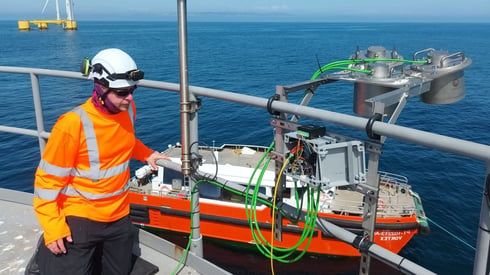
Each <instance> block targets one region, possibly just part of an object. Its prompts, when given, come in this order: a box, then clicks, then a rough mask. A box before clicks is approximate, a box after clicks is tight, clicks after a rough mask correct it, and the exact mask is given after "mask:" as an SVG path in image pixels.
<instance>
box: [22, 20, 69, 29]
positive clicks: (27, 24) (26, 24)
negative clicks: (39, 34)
mask: <svg viewBox="0 0 490 275" xmlns="http://www.w3.org/2000/svg"><path fill="white" fill-rule="evenodd" d="M48 24H56V25H61V26H62V27H63V29H64V30H69V31H74V30H76V29H77V21H75V20H61V19H60V20H19V21H18V22H17V25H18V27H19V31H29V30H31V25H35V26H37V29H39V30H46V29H48Z"/></svg>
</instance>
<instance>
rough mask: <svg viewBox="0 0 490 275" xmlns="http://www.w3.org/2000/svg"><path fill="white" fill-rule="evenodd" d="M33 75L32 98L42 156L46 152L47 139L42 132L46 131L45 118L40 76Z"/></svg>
mask: <svg viewBox="0 0 490 275" xmlns="http://www.w3.org/2000/svg"><path fill="white" fill-rule="evenodd" d="M30 75H31V86H32V98H33V100H34V111H35V114H36V126H37V134H38V136H37V138H38V140H39V150H40V151H41V156H42V154H43V152H44V147H46V140H45V139H44V138H43V137H41V133H43V132H45V129H44V119H43V107H42V104H41V94H40V89H39V77H38V75H36V74H34V73H30Z"/></svg>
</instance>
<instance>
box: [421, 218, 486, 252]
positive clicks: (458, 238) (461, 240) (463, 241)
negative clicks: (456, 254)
mask: <svg viewBox="0 0 490 275" xmlns="http://www.w3.org/2000/svg"><path fill="white" fill-rule="evenodd" d="M427 220H428V221H430V222H431V223H433V224H434V225H435V226H437V227H439V228H440V229H442V230H443V231H444V232H446V233H448V234H449V235H451V236H452V237H453V238H455V239H456V240H458V241H460V242H461V243H463V244H465V245H467V246H468V247H469V248H471V249H473V250H476V248H475V247H473V246H472V245H470V244H469V243H467V242H466V241H465V240H463V239H461V238H460V237H458V236H456V235H454V234H453V233H451V232H449V231H448V230H447V229H446V228H444V227H442V226H440V225H439V224H437V223H436V222H435V221H433V220H431V219H429V218H427Z"/></svg>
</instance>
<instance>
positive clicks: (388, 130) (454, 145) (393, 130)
mask: <svg viewBox="0 0 490 275" xmlns="http://www.w3.org/2000/svg"><path fill="white" fill-rule="evenodd" d="M0 72H1V73H20V74H30V75H31V85H32V91H33V97H34V107H35V109H36V120H37V122H38V123H37V129H36V130H32V129H27V128H16V127H9V126H4V125H0V132H8V133H14V134H21V135H29V136H37V137H38V138H39V144H40V149H41V152H42V151H43V149H44V142H45V141H46V140H47V138H48V137H49V132H46V131H44V125H43V124H44V123H43V117H42V106H41V101H40V100H39V97H40V93H39V82H38V77H39V76H40V75H43V76H52V77H62V78H70V79H80V80H86V81H88V80H89V79H87V78H86V77H83V76H82V75H81V74H80V73H77V72H70V71H60V70H47V69H38V68H26V67H9V66H0ZM139 86H141V87H146V88H151V89H157V90H166V91H172V92H179V91H180V85H179V84H175V83H168V82H162V81H153V80H141V81H140V82H139ZM189 90H190V91H191V92H192V93H194V95H199V96H204V97H209V98H214V99H219V100H222V101H229V102H235V103H239V104H243V105H248V106H254V107H257V108H262V109H267V107H268V106H267V105H268V99H267V98H261V97H255V96H250V95H245V94H239V93H233V92H228V91H222V90H216V89H209V88H203V87H196V86H189ZM269 107H271V109H272V110H274V111H280V112H287V113H290V114H294V115H298V116H301V117H308V118H311V119H315V120H318V121H324V122H329V123H334V124H337V125H342V126H347V127H350V128H353V129H356V130H364V129H365V127H366V123H367V122H368V120H367V119H365V118H361V117H355V116H351V115H346V114H341V113H337V112H331V111H326V110H321V109H317V108H312V107H307V106H301V105H297V104H292V103H286V102H281V101H274V102H272V104H270V106H269ZM372 130H373V132H374V133H375V134H378V135H382V136H386V137H390V138H394V139H397V140H402V141H406V142H410V143H414V144H419V145H423V146H426V147H429V148H435V149H439V150H442V151H446V152H451V153H455V154H458V155H462V156H466V157H469V158H473V159H477V160H482V161H485V162H486V164H487V173H488V171H490V146H488V145H484V144H479V143H475V142H470V141H466V140H462V139H457V138H452V137H448V136H444V135H439V134H434V133H430V132H426V131H421V130H416V129H412V128H408V127H402V126H397V125H393V124H387V123H383V122H375V123H374V124H373V126H372ZM483 199H484V201H483V202H484V203H482V213H483V212H484V211H487V212H488V208H485V207H488V206H486V203H485V197H484V198H483ZM485 213H486V212H485ZM487 222H489V221H488V215H485V214H483V215H482V217H481V218H480V231H479V241H480V237H481V243H479V245H478V246H477V256H476V260H475V270H477V269H481V268H482V266H484V264H481V263H477V262H480V261H481V262H484V261H485V258H486V257H485V255H486V254H485V252H481V253H479V252H478V247H481V248H485V246H486V245H488V244H487V243H486V242H487V241H488V240H489V239H490V234H488V230H486V229H487V228H486V225H485V224H487ZM488 224H490V222H489V223H488ZM317 226H320V227H321V228H324V229H325V230H328V231H329V232H330V233H332V234H334V235H335V236H336V237H337V238H339V239H340V240H342V241H344V242H347V243H353V242H355V240H354V238H355V235H350V234H347V235H344V234H343V232H342V231H341V229H340V228H336V227H334V226H331V225H329V224H327V223H325V222H320V223H319V224H317ZM482 229H483V230H482ZM485 231H487V233H485ZM482 232H483V233H482ZM480 234H482V236H480ZM367 249H368V250H369V254H370V255H372V256H373V257H375V258H377V259H379V260H381V261H383V262H385V263H388V264H390V265H391V266H393V267H396V268H398V269H400V270H402V271H404V272H407V271H414V270H416V271H424V272H425V271H427V270H425V269H424V268H422V267H420V266H417V265H416V264H414V263H412V262H410V261H409V260H407V259H403V258H401V257H400V256H398V255H396V254H394V253H391V254H390V252H389V251H386V250H383V248H381V247H379V246H377V245H375V244H373V245H372V246H370V247H369V248H367ZM482 250H483V249H482ZM475 272H476V271H475Z"/></svg>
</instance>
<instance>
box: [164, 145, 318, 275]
mask: <svg viewBox="0 0 490 275" xmlns="http://www.w3.org/2000/svg"><path fill="white" fill-rule="evenodd" d="M273 146H274V142H272V143H271V145H270V146H269V147H268V149H267V150H266V152H265V153H264V156H263V157H262V158H261V160H260V161H259V163H258V164H257V166H256V168H255V169H254V172H253V173H252V176H251V178H250V180H249V184H248V185H247V189H246V192H245V194H243V192H239V191H236V190H234V189H231V188H229V187H227V186H224V185H223V184H221V183H219V182H216V181H212V180H199V181H197V182H196V184H195V186H194V187H193V189H192V190H191V194H192V193H194V192H195V189H196V188H197V187H198V185H199V184H200V183H201V182H208V183H211V184H214V185H217V186H220V187H221V188H223V189H225V190H228V191H230V192H232V193H234V194H237V195H241V196H244V197H245V208H246V214H247V220H249V225H250V228H251V231H252V236H253V238H254V241H255V243H256V246H257V248H258V250H259V251H260V252H261V253H262V254H263V255H265V256H266V257H268V258H270V257H273V258H274V259H275V260H277V261H279V262H283V263H292V262H296V261H297V260H299V259H301V257H302V256H303V255H304V254H305V253H306V251H307V249H308V247H309V245H310V243H311V240H312V236H313V233H314V232H315V223H316V219H317V215H318V206H319V199H320V189H318V191H317V192H318V197H317V203H316V207H312V205H314V204H313V203H312V201H314V195H313V192H312V193H311V194H310V188H307V196H308V202H307V212H306V215H305V222H304V224H305V226H304V229H303V232H302V234H301V237H300V239H299V240H298V242H297V243H296V245H294V246H292V247H290V248H278V247H273V248H272V249H273V251H275V252H281V253H284V254H283V255H280V256H278V255H274V254H273V255H269V254H270V251H269V250H268V249H267V246H266V245H268V246H269V247H270V244H269V243H268V242H267V240H266V239H265V238H264V237H263V235H262V233H261V232H260V227H259V226H258V223H257V222H256V220H257V215H256V206H257V201H260V202H261V203H263V204H265V205H266V206H268V207H272V203H271V202H269V201H268V200H265V199H261V198H259V196H258V194H259V189H260V183H261V182H262V179H263V176H264V174H265V171H266V170H267V167H268V165H269V163H270V160H271V158H270V157H268V158H267V160H266V163H265V164H264V166H263V168H262V171H261V173H260V175H259V178H258V179H257V183H256V185H255V188H254V193H253V196H252V198H251V203H250V207H251V209H250V213H249V209H248V201H249V190H250V186H251V182H252V180H253V177H254V175H255V173H256V172H257V170H258V168H259V167H260V165H261V164H262V163H263V161H264V159H265V157H266V156H268V154H269V152H270V151H271V150H272V148H273ZM295 191H296V198H298V197H299V195H298V193H297V188H296V186H295ZM190 203H191V207H192V205H193V198H192V196H191V201H190ZM277 210H278V211H279V213H280V214H281V215H283V216H284V215H285V213H283V212H282V210H280V209H277ZM298 211H301V210H298ZM191 213H192V209H191ZM252 216H253V218H252ZM190 221H191V224H192V215H191V216H190ZM254 224H255V228H256V230H257V234H256V233H255V230H254ZM191 238H192V229H191V232H190V235H189V241H188V243H187V247H186V249H185V251H184V255H183V256H182V258H181V260H180V261H179V263H178V265H177V266H176V268H175V269H174V271H173V272H172V274H176V272H177V271H178V270H179V269H180V267H181V266H182V264H183V263H184V261H185V259H186V257H187V254H188V252H189V248H190V245H191V241H192V239H191ZM307 238H308V241H307V243H306V246H305V249H304V250H303V251H302V252H301V253H299V254H298V255H297V256H296V257H295V258H294V259H292V260H287V259H286V260H285V258H287V257H289V256H291V255H292V254H293V253H295V252H296V249H297V248H298V247H299V246H300V245H301V244H302V243H303V242H304V241H305V240H306V239H307Z"/></svg>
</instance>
